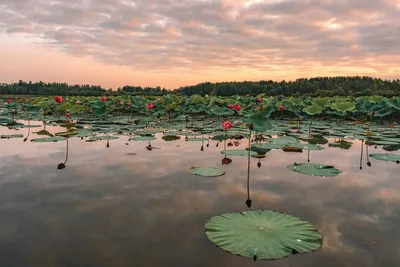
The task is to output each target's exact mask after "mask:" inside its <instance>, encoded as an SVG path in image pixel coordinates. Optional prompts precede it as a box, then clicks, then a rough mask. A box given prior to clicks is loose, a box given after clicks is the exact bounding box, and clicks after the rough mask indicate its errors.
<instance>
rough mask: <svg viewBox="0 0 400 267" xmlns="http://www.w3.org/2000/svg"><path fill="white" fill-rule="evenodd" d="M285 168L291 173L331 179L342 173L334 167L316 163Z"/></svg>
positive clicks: (296, 164)
mask: <svg viewBox="0 0 400 267" xmlns="http://www.w3.org/2000/svg"><path fill="white" fill-rule="evenodd" d="M287 168H288V169H289V170H291V171H295V172H298V173H301V174H305V175H310V176H323V177H333V176H337V175H339V174H340V173H342V171H340V170H338V169H336V168H335V167H334V166H331V165H325V164H317V163H294V164H293V165H289V166H287Z"/></svg>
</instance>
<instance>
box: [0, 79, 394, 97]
mask: <svg viewBox="0 0 400 267" xmlns="http://www.w3.org/2000/svg"><path fill="white" fill-rule="evenodd" d="M167 93H179V94H182V95H195V94H198V95H206V94H208V95H218V96H232V95H243V94H262V93H263V94H265V95H267V96H278V95H283V96H300V95H308V96H355V97H358V96H371V95H381V96H386V97H392V96H399V95H400V80H399V79H397V80H382V79H377V78H372V77H360V76H354V77H317V78H310V79H297V80H295V81H281V82H276V81H272V80H263V81H257V82H252V81H244V82H219V83H210V82H205V83H200V84H197V85H193V86H185V87H181V88H177V89H175V90H172V91H168V90H166V89H165V88H161V87H140V86H129V85H126V86H123V87H120V88H118V89H117V90H116V91H113V90H111V89H104V88H102V87H101V86H98V85H68V84H66V83H43V82H38V83H32V82H24V81H19V82H18V83H12V84H6V83H3V84H0V95H62V96H68V95H69V96H77V95H80V96H100V95H107V96H110V95H163V94H167Z"/></svg>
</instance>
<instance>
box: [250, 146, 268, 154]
mask: <svg viewBox="0 0 400 267" xmlns="http://www.w3.org/2000/svg"><path fill="white" fill-rule="evenodd" d="M250 150H251V151H254V152H257V154H258V155H265V154H267V153H268V152H269V151H271V149H270V148H262V147H257V146H251V148H250Z"/></svg>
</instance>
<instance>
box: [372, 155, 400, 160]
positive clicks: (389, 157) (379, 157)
mask: <svg viewBox="0 0 400 267" xmlns="http://www.w3.org/2000/svg"><path fill="white" fill-rule="evenodd" d="M369 156H370V157H371V158H374V159H377V160H383V161H393V162H398V161H400V154H390V153H386V154H385V153H384V154H380V153H374V154H370V155H369Z"/></svg>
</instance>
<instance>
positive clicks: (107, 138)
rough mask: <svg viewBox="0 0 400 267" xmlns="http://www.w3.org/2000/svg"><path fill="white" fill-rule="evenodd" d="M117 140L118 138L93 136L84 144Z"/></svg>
mask: <svg viewBox="0 0 400 267" xmlns="http://www.w3.org/2000/svg"><path fill="white" fill-rule="evenodd" d="M116 139H119V137H118V136H93V137H91V138H89V139H87V140H86V142H94V141H99V140H116Z"/></svg>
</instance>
